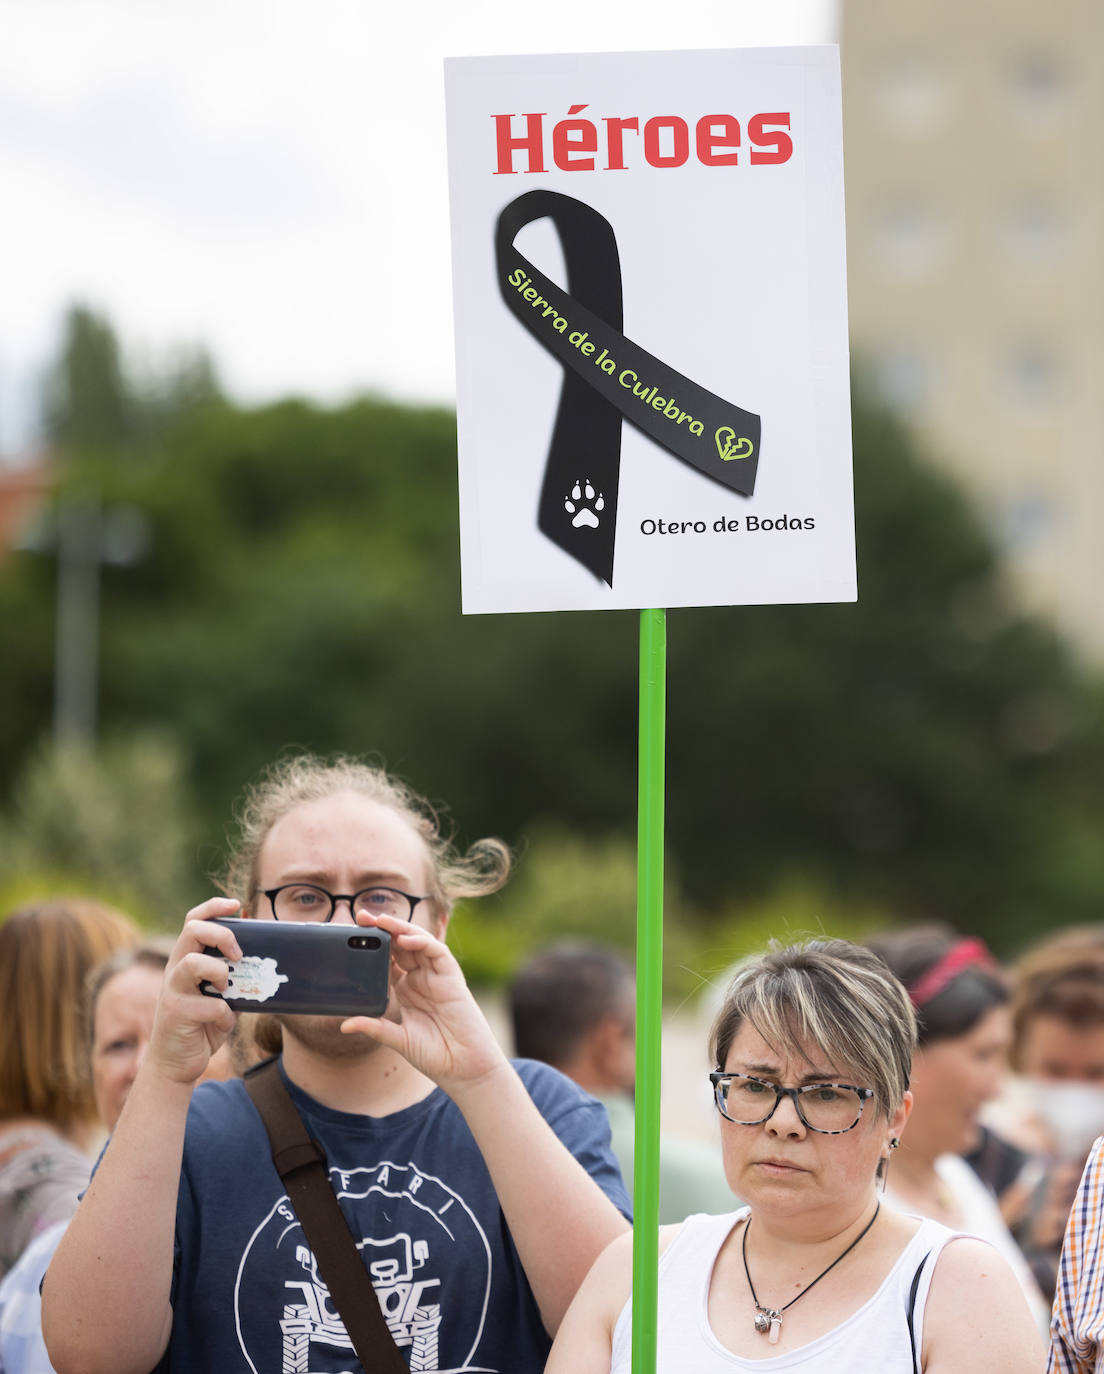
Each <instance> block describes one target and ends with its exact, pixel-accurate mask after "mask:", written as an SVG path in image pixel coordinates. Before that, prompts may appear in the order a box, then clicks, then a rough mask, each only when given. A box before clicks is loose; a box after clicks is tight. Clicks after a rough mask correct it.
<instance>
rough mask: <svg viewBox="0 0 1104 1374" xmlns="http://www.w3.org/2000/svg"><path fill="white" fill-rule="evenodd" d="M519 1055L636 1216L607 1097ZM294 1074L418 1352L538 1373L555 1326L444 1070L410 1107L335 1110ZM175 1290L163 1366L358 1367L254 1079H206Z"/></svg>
mask: <svg viewBox="0 0 1104 1374" xmlns="http://www.w3.org/2000/svg"><path fill="white" fill-rule="evenodd" d="M515 1068H516V1069H517V1071H518V1073H519V1074H520V1076H521V1079H522V1081H523V1083H524V1084H525V1087H526V1088H527V1090H528V1092H529V1095H530V1096H531V1097H532V1099H533V1101H534V1102H535V1103H536V1105H537V1107H538V1109H539V1110H540V1112H541V1114H542V1116H543V1117H544V1118H545V1120H546V1121H547V1122H548V1124H549V1125H550V1126H551V1127H552V1129H553V1130H554V1131H555V1133H556V1134H557V1136H559V1138H560V1139H561V1140H562V1141H563V1143H564V1145H565V1146H566V1147H567V1149H568V1150H570V1152H571V1153H572V1154H573V1155H574V1156H575V1157H576V1159H578V1160H579V1161H580V1163H581V1164H582V1165H583V1167H584V1168H585V1169H586V1170H587V1172H588V1173H589V1174H590V1175H591V1177H592V1178H594V1179H595V1181H596V1182H597V1183H598V1184H599V1186H600V1187H601V1188H602V1189H603V1191H604V1192H605V1193H606V1194H607V1195H608V1196H609V1197H610V1198H611V1200H612V1201H613V1203H614V1204H615V1205H616V1206H617V1207H618V1208H619V1209H620V1210H621V1211H622V1212H623V1213H624V1214H625V1215H626V1216H629V1214H630V1208H629V1200H628V1197H627V1195H626V1193H625V1188H624V1185H623V1183H622V1180H621V1175H620V1172H619V1170H618V1166H617V1162H616V1160H615V1158H614V1156H613V1154H612V1152H611V1150H610V1135H609V1125H608V1122H607V1120H606V1114H605V1110H604V1108H603V1107H602V1106H601V1105H600V1104H599V1103H597V1102H595V1101H594V1099H593V1098H591V1097H588V1096H587V1095H586V1094H585V1093H584V1092H582V1091H581V1089H579V1088H578V1087H577V1086H576V1085H575V1084H574V1083H572V1082H571V1081H570V1080H569V1079H567V1078H565V1077H564V1076H563V1075H562V1074H559V1073H557V1072H556V1070H555V1069H551V1068H549V1067H548V1066H547V1065H545V1064H538V1063H534V1062H532V1061H530V1060H517V1061H515ZM288 1086H289V1089H290V1091H291V1095H292V1097H293V1099H294V1101H295V1105H296V1106H297V1107H298V1109H299V1112H300V1114H301V1115H302V1117H303V1120H304V1122H305V1123H306V1126H307V1129H308V1131H309V1132H310V1134H311V1135H312V1136H313V1137H314V1138H315V1139H316V1140H317V1141H318V1142H319V1144H320V1145H321V1146H322V1148H323V1149H324V1151H325V1153H326V1158H327V1160H328V1161H329V1169H330V1181H331V1183H332V1185H333V1187H334V1191H335V1192H336V1194H337V1197H338V1200H339V1202H340V1204H341V1208H342V1211H343V1212H344V1213H345V1216H346V1217H347V1219H348V1221H349V1226H350V1229H351V1231H352V1233H353V1236H354V1238H355V1239H356V1242H357V1245H358V1248H359V1249H360V1251H361V1253H362V1255H363V1256H364V1260H365V1263H366V1264H367V1267H368V1270H369V1272H370V1274H371V1275H372V1281H373V1283H374V1285H375V1289H376V1295H377V1297H378V1298H379V1300H380V1304H381V1306H382V1308H383V1311H384V1314H385V1316H386V1318H387V1323H388V1326H389V1327H390V1329H391V1333H392V1335H393V1336H394V1338H395V1341H396V1343H397V1344H398V1346H399V1348H400V1349H401V1350H402V1351H403V1353H404V1355H405V1356H406V1358H407V1360H408V1362H409V1364H410V1368H411V1369H412V1370H422V1371H430V1370H434V1371H441V1374H444V1371H449V1374H453V1372H454V1371H456V1372H458V1371H480V1374H491V1372H493V1374H530V1371H531V1374H540V1371H541V1370H543V1368H544V1363H545V1360H546V1358H547V1355H548V1350H549V1346H550V1342H549V1339H548V1336H547V1334H546V1333H545V1330H544V1327H543V1325H542V1324H541V1319H540V1313H539V1311H538V1309H537V1305H536V1302H535V1300H534V1298H533V1295H532V1292H531V1291H530V1288H529V1284H528V1281H527V1280H526V1277H525V1274H524V1271H523V1270H522V1267H521V1261H520V1260H519V1258H518V1254H517V1251H516V1249H515V1247H514V1243H513V1239H512V1237H511V1236H510V1232H509V1229H508V1228H507V1225H506V1220H505V1218H504V1217H503V1215H502V1211H501V1208H500V1207H499V1204H498V1198H497V1196H496V1194H495V1190H494V1188H493V1186H492V1184H491V1178H490V1175H489V1173H488V1172H487V1168H486V1166H485V1164H484V1163H483V1158H482V1156H481V1155H480V1153H479V1150H478V1148H477V1147H476V1144H475V1141H474V1140H473V1138H472V1135H471V1132H470V1131H469V1130H468V1127H467V1124H466V1123H465V1121H464V1119H463V1117H462V1116H461V1114H460V1111H459V1110H458V1108H457V1107H456V1106H455V1105H454V1103H453V1102H452V1100H451V1099H450V1098H449V1097H448V1096H447V1095H446V1094H445V1093H444V1092H442V1091H441V1090H440V1089H439V1088H437V1089H434V1091H433V1092H431V1093H430V1095H429V1096H428V1097H427V1098H425V1099H424V1100H423V1101H422V1102H419V1103H417V1104H416V1105H415V1106H413V1107H408V1108H407V1109H406V1110H404V1111H400V1112H396V1113H394V1114H393V1115H391V1116H387V1117H367V1116H358V1115H350V1114H349V1113H346V1112H338V1111H333V1110H331V1109H329V1108H327V1107H323V1106H322V1105H321V1104H320V1103H318V1102H315V1101H314V1100H313V1099H312V1098H310V1097H308V1096H307V1095H306V1094H305V1093H303V1092H301V1091H300V1090H299V1089H298V1088H297V1087H295V1085H294V1084H291V1083H289V1084H288ZM518 1165H519V1167H521V1168H524V1160H519V1161H518ZM532 1186H533V1187H534V1188H539V1187H541V1186H542V1181H541V1179H540V1178H539V1177H537V1176H535V1177H534V1178H533V1179H532ZM172 1302H173V1314H174V1315H173V1329H172V1338H171V1340H170V1343H169V1348H168V1350H167V1351H166V1354H165V1357H164V1358H163V1360H162V1361H161V1363H160V1365H159V1366H158V1369H159V1370H160V1371H168V1370H171V1371H172V1374H184V1372H185V1371H187V1372H188V1374H191V1371H194V1374H213V1371H216V1370H217V1371H218V1374H237V1372H238V1371H241V1374H246V1371H252V1374H341V1372H342V1371H359V1370H360V1369H361V1366H360V1363H359V1361H358V1360H357V1357H356V1353H355V1351H354V1350H353V1348H352V1344H351V1342H350V1341H349V1338H348V1336H347V1335H346V1333H345V1328H344V1326H343V1324H342V1322H341V1319H340V1317H338V1315H337V1313H336V1312H335V1310H334V1309H333V1307H332V1305H331V1303H330V1299H329V1292H328V1290H327V1288H326V1285H325V1283H324V1282H323V1280H322V1278H321V1276H320V1275H319V1273H318V1272H317V1270H316V1268H315V1263H314V1256H313V1255H312V1253H311V1250H310V1247H309V1246H308V1244H307V1241H306V1238H305V1236H304V1235H303V1231H302V1228H301V1227H300V1225H299V1222H298V1219H297V1218H296V1216H295V1213H294V1212H293V1210H292V1208H291V1206H290V1205H289V1203H288V1200H287V1195H286V1193H285V1191H284V1187H283V1184H282V1183H281V1181H280V1178H279V1175H278V1174H277V1173H276V1170H275V1168H274V1166H273V1164H272V1156H271V1153H270V1149H269V1144H268V1138H267V1136H266V1134H265V1129H264V1126H263V1125H262V1123H261V1120H260V1118H259V1117H258V1115H257V1113H256V1111H255V1110H254V1108H253V1105H252V1103H251V1102H250V1100H249V1098H248V1096H247V1095H246V1092H245V1088H244V1085H243V1084H242V1083H241V1082H240V1080H231V1081H230V1082H228V1083H205V1084H202V1085H201V1086H200V1087H199V1088H197V1089H196V1092H195V1094H194V1096H193V1099H192V1104H191V1108H190V1110H189V1113H188V1125H187V1133H186V1137H185V1145H184V1163H183V1169H182V1172H181V1182H180V1192H179V1198H178V1203H177V1222H176V1253H175V1262H174V1273H173V1293H172Z"/></svg>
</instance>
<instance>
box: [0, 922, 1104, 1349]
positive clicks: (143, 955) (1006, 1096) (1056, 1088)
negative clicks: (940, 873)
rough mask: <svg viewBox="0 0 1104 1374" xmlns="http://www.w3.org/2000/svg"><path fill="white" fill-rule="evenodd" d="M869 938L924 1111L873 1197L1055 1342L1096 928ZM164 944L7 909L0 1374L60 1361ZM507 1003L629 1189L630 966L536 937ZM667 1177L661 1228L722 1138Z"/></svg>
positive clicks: (1103, 995)
mask: <svg viewBox="0 0 1104 1374" xmlns="http://www.w3.org/2000/svg"><path fill="white" fill-rule="evenodd" d="M868 947H869V948H870V949H871V950H872V951H874V952H875V953H876V954H877V955H878V956H880V958H881V959H882V960H884V962H885V963H886V964H887V965H888V967H889V969H890V970H891V971H892V973H893V974H894V975H896V978H897V979H898V980H899V981H900V983H901V984H903V986H904V988H905V990H906V991H907V994H908V997H909V999H910V1000H911V1004H912V1006H913V1007H914V1009H915V1012H916V1019H917V1023H918V1028H919V1045H918V1048H917V1050H916V1052H915V1055H914V1057H913V1061H912V1071H911V1077H910V1084H909V1086H910V1090H911V1093H912V1096H913V1107H912V1112H911V1116H910V1118H909V1119H908V1123H907V1128H906V1129H905V1130H904V1131H903V1132H902V1135H901V1138H900V1140H899V1142H897V1143H896V1144H894V1146H893V1154H892V1158H891V1160H890V1162H889V1163H888V1165H887V1168H886V1169H885V1171H884V1176H883V1180H882V1182H883V1194H882V1196H883V1198H884V1199H887V1200H889V1201H891V1202H892V1203H894V1204H895V1205H896V1207H897V1209H898V1210H900V1211H902V1212H905V1213H909V1214H914V1215H919V1216H922V1217H927V1218H932V1219H934V1220H936V1221H938V1222H941V1223H943V1224H944V1225H945V1226H947V1227H949V1228H951V1229H953V1230H954V1231H960V1232H968V1233H971V1234H974V1235H977V1236H980V1237H982V1238H984V1239H986V1240H988V1241H989V1242H991V1244H993V1245H994V1246H995V1247H996V1248H997V1249H998V1250H1000V1251H1001V1252H1002V1253H1003V1254H1004V1255H1005V1256H1006V1258H1007V1259H1008V1261H1009V1263H1010V1264H1011V1266H1012V1269H1013V1271H1014V1273H1015V1275H1016V1277H1017V1278H1018V1280H1019V1283H1020V1285H1021V1287H1022V1289H1023V1291H1024V1293H1025V1295H1026V1296H1027V1299H1028V1303H1029V1305H1030V1308H1031V1311H1032V1313H1033V1315H1034V1317H1035V1319H1036V1322H1037V1325H1038V1326H1039V1328H1040V1329H1041V1330H1042V1331H1043V1332H1046V1331H1047V1329H1048V1326H1049V1323H1050V1314H1051V1308H1052V1304H1053V1302H1054V1298H1055V1292H1056V1288H1057V1287H1058V1285H1059V1270H1060V1263H1061V1254H1062V1245H1063V1237H1064V1236H1065V1235H1066V1232H1067V1227H1068V1224H1069V1220H1070V1213H1071V1208H1072V1207H1073V1204H1074V1199H1075V1195H1076V1194H1077V1189H1078V1184H1079V1181H1080V1180H1081V1177H1082V1172H1083V1170H1084V1167H1085V1162H1086V1159H1087V1157H1088V1156H1089V1153H1090V1150H1091V1148H1092V1146H1093V1142H1094V1141H1095V1140H1096V1139H1097V1138H1098V1137H1099V1136H1101V1135H1104V926H1079V927H1075V928H1070V929H1065V930H1060V931H1056V932H1054V933H1052V934H1050V935H1048V936H1047V937H1046V938H1044V939H1042V940H1041V941H1039V942H1038V943H1037V944H1036V945H1035V946H1034V947H1032V948H1030V949H1028V950H1026V951H1025V952H1024V953H1023V954H1022V955H1021V957H1020V958H1018V959H1017V960H1016V961H1015V962H1014V963H1013V964H1011V965H1010V966H1008V967H1004V966H1002V965H1001V964H1000V963H998V961H997V960H996V959H994V957H993V956H992V955H991V954H990V952H989V951H988V950H987V949H986V947H985V946H984V944H983V943H982V942H981V941H980V940H978V939H977V938H974V937H972V936H970V935H968V934H966V935H963V934H960V933H958V932H956V931H954V930H952V929H951V928H949V927H945V926H940V925H929V926H922V927H912V928H901V929H894V930H889V931H886V932H884V933H882V934H880V935H878V936H876V937H874V938H871V939H870V940H869V941H868ZM170 948H171V945H170V944H167V943H158V942H151V941H149V940H147V939H145V938H144V937H143V936H142V934H141V931H140V930H139V928H138V926H137V925H136V924H135V923H134V921H132V920H131V919H130V918H128V917H127V916H125V915H123V914H122V913H121V912H119V911H116V910H113V909H111V908H109V907H106V906H104V905H102V904H100V903H98V902H94V901H90V900H78V899H72V900H52V901H45V902H41V903H39V904H35V905H30V906H25V907H23V908H21V909H19V910H17V911H13V912H11V913H10V914H9V915H7V916H6V917H5V918H4V919H3V920H2V921H0V1004H2V1005H3V1006H4V1007H5V1009H6V1018H5V1029H4V1033H3V1036H2V1037H0V1280H2V1282H0V1374H5V1372H6V1374H17V1372H19V1374H43V1372H44V1371H49V1370H50V1369H51V1365H50V1363H49V1360H48V1358H47V1355H46V1351H45V1347H44V1346H43V1344H42V1338H41V1331H40V1317H39V1284H40V1282H41V1280H42V1277H43V1275H44V1273H45V1271H46V1268H47V1266H48V1264H49V1262H50V1258H51V1256H52V1254H53V1252H54V1249H55V1247H56V1245H57V1243H58V1239H59V1237H60V1236H61V1234H62V1233H63V1231H64V1229H65V1226H66V1223H67V1221H68V1220H69V1218H70V1217H71V1216H72V1214H73V1213H74V1211H75V1209H76V1207H77V1204H78V1199H79V1198H80V1196H81V1194H82V1192H83V1190H84V1189H85V1188H86V1187H87V1185H88V1181H89V1175H90V1172H91V1169H92V1166H93V1163H94V1160H95V1158H96V1156H97V1154H98V1153H99V1151H100V1149H101V1148H102V1146H103V1144H104V1142H105V1140H106V1139H107V1137H108V1133H109V1132H110V1131H111V1130H112V1129H113V1127H114V1126H115V1124H116V1122H117V1121H118V1119H119V1117H120V1114H121V1112H122V1109H123V1104H124V1102H125V1101H126V1097H127V1094H128V1091H129V1089H130V1086H131V1084H132V1083H133V1081H134V1077H135V1074H136V1073H137V1070H138V1067H139V1065H140V1063H141V1060H142V1056H143V1053H144V1051H145V1048H146V1045H147V1044H148V1042H149V1039H150V1036H151V1034H152V1031H153V1025H154V1017H155V1013H156V1009H157V1004H158V996H159V992H160V987H161V981H162V977H163V974H164V970H165V967H166V963H167V961H168V958H169V951H170ZM509 1005H510V1013H511V1020H512V1031H513V1036H514V1041H515V1049H516V1052H517V1054H518V1055H519V1056H522V1057H524V1058H529V1059H536V1060H543V1061H544V1062H546V1063H549V1064H551V1065H553V1066H554V1067H556V1068H558V1069H559V1070H560V1071H561V1072H562V1073H564V1074H566V1075H568V1076H569V1077H571V1078H573V1079H574V1080H575V1081H576V1082H577V1083H578V1084H579V1085H580V1086H581V1087H582V1088H583V1089H585V1091H586V1092H588V1093H590V1094H592V1095H593V1096H595V1097H597V1098H598V1099H599V1100H600V1101H601V1102H603V1103H604V1105H605V1106H606V1109H607V1112H608V1115H609V1119H610V1124H611V1131H612V1140H613V1148H614V1151H615V1153H616V1155H617V1158H618V1161H619V1163H620V1164H621V1167H622V1171H623V1174H624V1177H625V1179H626V1181H627V1184H628V1187H629V1188H630V1190H631V1187H632V1171H633V1090H634V1077H635V1062H636V1061H635V1014H634V1012H635V1008H634V981H633V973H632V970H631V968H630V967H629V966H628V965H627V964H626V963H625V962H624V961H623V960H622V959H621V958H620V957H619V956H617V955H616V954H614V953H612V952H611V951H609V950H607V949H604V948H602V947H601V946H598V945H583V944H570V945H563V946H557V947H554V948H550V949H546V950H543V951H540V952H539V953H538V954H536V955H535V956H533V957H532V958H531V959H529V960H528V961H527V962H526V963H525V964H524V966H522V967H521V968H519V969H518V970H517V971H516V973H515V975H514V977H513V979H512V981H511V984H510V988H509ZM279 1049H280V1031H279V1027H278V1026H277V1025H276V1024H275V1023H274V1021H273V1019H272V1018H270V1017H264V1016H244V1017H241V1018H239V1020H238V1023H237V1026H236V1028H235V1030H234V1032H233V1034H232V1035H231V1036H230V1038H229V1040H228V1041H227V1042H226V1044H225V1045H223V1046H222V1048H221V1049H220V1050H219V1052H218V1054H217V1055H215V1056H214V1058H213V1059H212V1060H211V1064H210V1067H209V1069H208V1072H207V1074H206V1077H211V1078H218V1079H225V1078H228V1077H231V1076H234V1075H237V1076H241V1074H242V1073H243V1072H244V1071H245V1070H246V1068H247V1067H248V1066H249V1065H250V1064H252V1063H255V1062H257V1061H258V1060H260V1059H263V1058H265V1057H267V1056H270V1055H272V1054H274V1053H277V1052H278V1051H279ZM718 1067H721V1066H718ZM660 1177H661V1183H660V1186H661V1220H662V1221H680V1220H682V1219H683V1218H684V1217H686V1216H687V1215H689V1214H691V1213H699V1212H720V1211H723V1210H725V1208H726V1207H727V1205H728V1204H729V1202H730V1201H731V1197H730V1194H729V1192H728V1190H727V1189H726V1186H725V1174H724V1171H723V1168H722V1163H721V1155H720V1151H719V1148H717V1147H715V1146H714V1147H710V1146H706V1145H704V1144H702V1143H701V1142H700V1141H691V1140H689V1139H684V1138H680V1137H679V1136H678V1135H675V1134H672V1133H670V1132H667V1133H665V1134H664V1137H663V1140H662V1144H661V1176H660Z"/></svg>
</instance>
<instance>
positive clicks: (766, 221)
mask: <svg viewBox="0 0 1104 1374" xmlns="http://www.w3.org/2000/svg"><path fill="white" fill-rule="evenodd" d="M446 96H447V111H448V137H449V180H450V199H451V213H452V237H453V283H454V288H453V289H454V306H455V326H456V341H457V348H456V353H457V422H458V435H459V462H460V529H461V562H462V579H463V607H464V610H465V611H466V612H499V611H530V610H571V609H578V610H582V609H601V608H608V609H613V608H627V607H632V608H643V607H649V606H667V607H669V606H691V605H719V604H747V603H774V602H799V601H847V600H854V598H855V596H856V588H855V553H854V516H853V503H852V492H851V449H850V407H849V391H848V385H849V381H848V351H847V313H846V283H845V269H844V218H843V157H842V138H841V120H840V92H839V58H838V51H837V49H835V48H834V47H822V48H771V49H746V50H736V51H710V52H681V53H607V54H582V55H561V56H529V57H516V58H513V57H503V58H460V59H451V60H450V61H449V62H447V63H446Z"/></svg>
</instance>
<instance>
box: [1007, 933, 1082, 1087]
mask: <svg viewBox="0 0 1104 1374" xmlns="http://www.w3.org/2000/svg"><path fill="white" fill-rule="evenodd" d="M1012 977H1013V989H1012V1067H1013V1068H1014V1069H1019V1068H1020V1059H1021V1055H1022V1053H1023V1045H1024V1039H1025V1037H1026V1035H1027V1031H1028V1028H1029V1027H1030V1025H1031V1023H1032V1021H1034V1020H1035V1019H1036V1017H1039V1016H1051V1017H1054V1018H1055V1019H1056V1020H1059V1021H1065V1022H1066V1023H1067V1024H1068V1025H1070V1026H1072V1027H1073V1028H1074V1029H1076V1030H1084V1029H1086V1028H1088V1027H1090V1026H1101V1025H1104V925H1083V926H1070V927H1069V928H1067V929H1066V930H1060V931H1057V932H1056V933H1055V934H1053V935H1050V936H1048V937H1047V938H1046V939H1045V940H1041V941H1040V942H1039V943H1038V944H1037V945H1034V946H1032V948H1031V949H1029V950H1028V951H1027V952H1026V953H1025V954H1023V955H1022V956H1021V957H1020V959H1019V961H1018V962H1017V963H1016V965H1015V966H1014V968H1013V970H1012Z"/></svg>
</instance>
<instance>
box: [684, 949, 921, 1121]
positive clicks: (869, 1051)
mask: <svg viewBox="0 0 1104 1374" xmlns="http://www.w3.org/2000/svg"><path fill="white" fill-rule="evenodd" d="M745 1024H747V1025H750V1026H751V1027H753V1029H754V1030H755V1031H757V1032H758V1034H759V1035H761V1036H762V1037H763V1039H764V1040H765V1041H766V1042H767V1044H769V1045H771V1046H773V1047H774V1048H775V1049H777V1050H779V1051H781V1050H783V1049H789V1048H800V1047H802V1046H811V1045H815V1046H816V1047H817V1049H818V1050H820V1051H821V1052H823V1054H825V1055H826V1056H827V1057H828V1058H829V1059H830V1060H831V1062H832V1063H833V1064H834V1065H836V1066H838V1067H839V1069H840V1070H841V1071H846V1072H848V1073H851V1074H853V1075H854V1077H855V1079H856V1086H858V1087H864V1088H865V1087H869V1088H873V1090H874V1097H875V1101H876V1102H877V1105H878V1108H879V1110H881V1111H882V1112H884V1113H885V1114H886V1115H889V1113H891V1112H893V1111H895V1110H896V1108H897V1107H898V1106H899V1105H900V1103H901V1100H902V1098H903V1097H904V1095H905V1091H906V1089H907V1088H908V1084H909V1072H910V1069H911V1067H912V1052H913V1049H914V1047H915V1045H916V1018H915V1015H914V1012H913V1008H912V1003H911V1002H910V1001H909V998H908V995H907V993H906V992H905V990H904V988H903V987H902V986H901V984H900V983H899V982H898V980H897V979H896V978H894V976H893V974H892V973H891V972H890V971H889V969H888V968H887V967H886V965H885V964H884V963H883V962H882V960H881V959H879V958H878V956H877V955H876V954H874V953H872V952H871V951H870V950H868V949H864V948H863V947H862V946H861V945H853V944H851V942H850V941H848V940H809V941H807V942H805V943H803V944H798V945H790V946H787V947H786V948H781V947H779V946H777V945H775V946H773V947H772V948H771V949H770V950H768V951H767V952H766V953H765V954H761V955H758V956H756V957H754V958H752V959H750V960H748V961H747V962H746V963H745V964H744V965H743V966H742V967H741V968H740V969H739V970H738V971H737V973H736V975H735V977H734V978H733V979H732V982H731V983H730V984H729V987H728V991H727V993H726V994H725V999H724V1005H723V1006H722V1008H721V1011H720V1013H719V1015H718V1017H717V1019H716V1022H715V1023H714V1026H713V1032H712V1035H711V1037H710V1056H711V1057H712V1059H713V1062H714V1064H715V1065H716V1067H717V1068H718V1069H722V1070H723V1069H724V1067H725V1061H726V1060H727V1058H728V1053H729V1050H730V1049H731V1047H732V1042H733V1040H734V1039H735V1038H736V1036H737V1035H738V1034H739V1032H740V1029H741V1028H742V1027H743V1026H744V1025H745Z"/></svg>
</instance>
